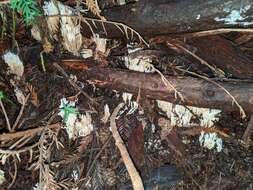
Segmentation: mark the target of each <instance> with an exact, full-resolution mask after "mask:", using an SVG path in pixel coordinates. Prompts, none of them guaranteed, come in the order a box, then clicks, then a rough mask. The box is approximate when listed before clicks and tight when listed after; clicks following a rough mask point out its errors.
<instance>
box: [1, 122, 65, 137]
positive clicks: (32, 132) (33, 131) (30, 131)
mask: <svg viewBox="0 0 253 190" xmlns="http://www.w3.org/2000/svg"><path fill="white" fill-rule="evenodd" d="M60 127H61V126H60V125H59V124H52V125H49V126H48V128H50V129H58V128H60ZM44 129H45V127H38V128H35V129H28V130H25V131H20V132H15V133H3V134H1V135H0V141H6V140H13V139H16V138H20V137H23V136H27V137H28V136H33V135H35V134H37V133H40V132H41V131H43V130H44Z"/></svg>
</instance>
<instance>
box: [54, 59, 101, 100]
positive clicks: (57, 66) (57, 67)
mask: <svg viewBox="0 0 253 190" xmlns="http://www.w3.org/2000/svg"><path fill="white" fill-rule="evenodd" d="M53 66H54V67H55V68H56V69H57V70H58V71H59V72H60V73H61V74H62V75H63V76H64V77H65V78H67V79H68V81H69V83H70V84H71V85H72V86H73V87H74V88H76V89H78V90H79V91H80V92H81V93H82V94H83V95H84V96H85V97H86V98H88V99H89V100H90V101H91V102H92V103H94V104H96V105H98V103H97V102H96V101H95V100H94V99H93V98H91V97H90V96H89V95H88V94H87V93H86V92H84V91H83V90H82V89H81V88H80V87H79V86H78V85H77V84H76V83H75V82H73V81H72V80H71V79H70V78H69V76H68V74H67V73H66V72H65V71H64V69H63V68H62V67H61V66H60V65H58V64H57V63H53Z"/></svg>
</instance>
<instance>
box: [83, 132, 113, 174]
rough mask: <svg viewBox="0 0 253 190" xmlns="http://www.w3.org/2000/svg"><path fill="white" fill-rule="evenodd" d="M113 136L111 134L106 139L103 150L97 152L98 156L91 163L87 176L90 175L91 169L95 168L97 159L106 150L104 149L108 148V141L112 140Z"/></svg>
mask: <svg viewBox="0 0 253 190" xmlns="http://www.w3.org/2000/svg"><path fill="white" fill-rule="evenodd" d="M111 138H112V136H109V138H108V139H107V140H106V142H105V143H104V145H103V146H102V148H101V150H100V151H99V152H98V153H97V155H96V157H95V158H94V160H93V162H92V163H91V166H90V168H89V170H88V172H87V174H86V177H87V176H89V175H90V172H91V169H92V168H93V166H94V165H95V163H96V161H97V159H98V158H99V156H100V155H101V153H102V152H103V151H104V149H105V148H106V146H107V145H108V143H109V142H110V140H111Z"/></svg>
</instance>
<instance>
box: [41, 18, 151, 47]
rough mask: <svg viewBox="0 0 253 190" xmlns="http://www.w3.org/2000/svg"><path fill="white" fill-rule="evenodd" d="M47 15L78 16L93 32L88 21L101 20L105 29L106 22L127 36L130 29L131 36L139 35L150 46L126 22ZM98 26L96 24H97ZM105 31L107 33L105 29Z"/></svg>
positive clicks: (141, 39)
mask: <svg viewBox="0 0 253 190" xmlns="http://www.w3.org/2000/svg"><path fill="white" fill-rule="evenodd" d="M46 17H48V18H50V17H78V18H79V19H81V21H83V22H84V23H86V24H87V25H88V26H89V28H90V30H91V32H92V34H93V33H94V31H93V30H92V27H91V25H90V24H89V23H88V21H90V22H92V23H93V25H94V22H99V23H101V24H102V27H103V29H104V30H105V26H104V23H106V24H112V25H114V26H115V27H117V28H118V29H119V30H120V31H121V32H122V33H123V34H125V35H126V38H127V39H129V38H128V33H127V31H128V30H130V32H131V37H132V38H133V35H134V34H135V35H137V37H138V38H139V40H140V42H142V43H144V44H145V45H146V46H147V47H149V44H148V43H147V42H146V40H145V39H144V38H143V37H142V36H141V35H140V34H139V32H137V31H136V30H134V29H133V28H131V27H129V26H127V25H125V24H124V23H121V22H115V21H107V20H101V19H95V18H89V17H84V16H81V15H64V14H62V15H46ZM95 27H96V26H95ZM105 33H107V32H106V31H105Z"/></svg>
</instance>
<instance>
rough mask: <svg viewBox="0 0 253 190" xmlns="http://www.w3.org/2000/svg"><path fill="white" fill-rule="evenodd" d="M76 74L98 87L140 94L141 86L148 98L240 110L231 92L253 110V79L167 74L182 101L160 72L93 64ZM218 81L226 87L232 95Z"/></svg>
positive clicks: (241, 102) (243, 104)
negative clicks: (251, 80) (152, 72)
mask: <svg viewBox="0 0 253 190" xmlns="http://www.w3.org/2000/svg"><path fill="white" fill-rule="evenodd" d="M75 74H76V75H77V77H78V78H79V80H87V79H89V80H90V81H91V82H92V83H93V84H95V85H96V86H97V87H103V88H110V89H112V90H118V91H124V92H129V93H133V94H138V91H139V90H140V91H141V95H142V96H145V97H147V98H152V99H158V100H165V101H169V102H171V103H176V104H183V105H189V106H196V107H204V108H219V109H222V110H224V111H229V112H230V111H236V110H238V107H237V106H236V105H233V101H232V100H231V96H233V97H234V98H235V99H236V101H237V102H238V104H239V105H240V106H241V107H242V108H243V109H244V111H245V112H253V98H252V97H253V82H242V81H238V82H236V81H234V82H218V81H215V83H216V85H215V84H213V83H211V82H209V81H206V80H203V79H197V78H193V77H176V76H166V78H167V80H168V81H170V82H171V83H172V84H173V85H174V86H175V88H176V89H177V90H178V92H180V93H181V94H182V95H183V97H184V101H183V102H182V101H181V100H180V99H176V98H175V96H174V95H175V94H174V92H173V91H168V88H167V86H166V85H165V84H164V83H163V82H162V80H161V77H160V76H159V75H157V74H147V73H140V72H134V71H124V70H117V69H110V68H99V67H92V68H90V69H87V70H86V72H84V71H83V70H82V71H81V72H80V71H78V72H76V73H75ZM210 80H211V79H210ZM217 84H219V86H222V87H224V89H226V90H227V92H229V94H230V95H228V94H227V93H226V92H225V91H224V89H222V88H220V87H219V86H217Z"/></svg>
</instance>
